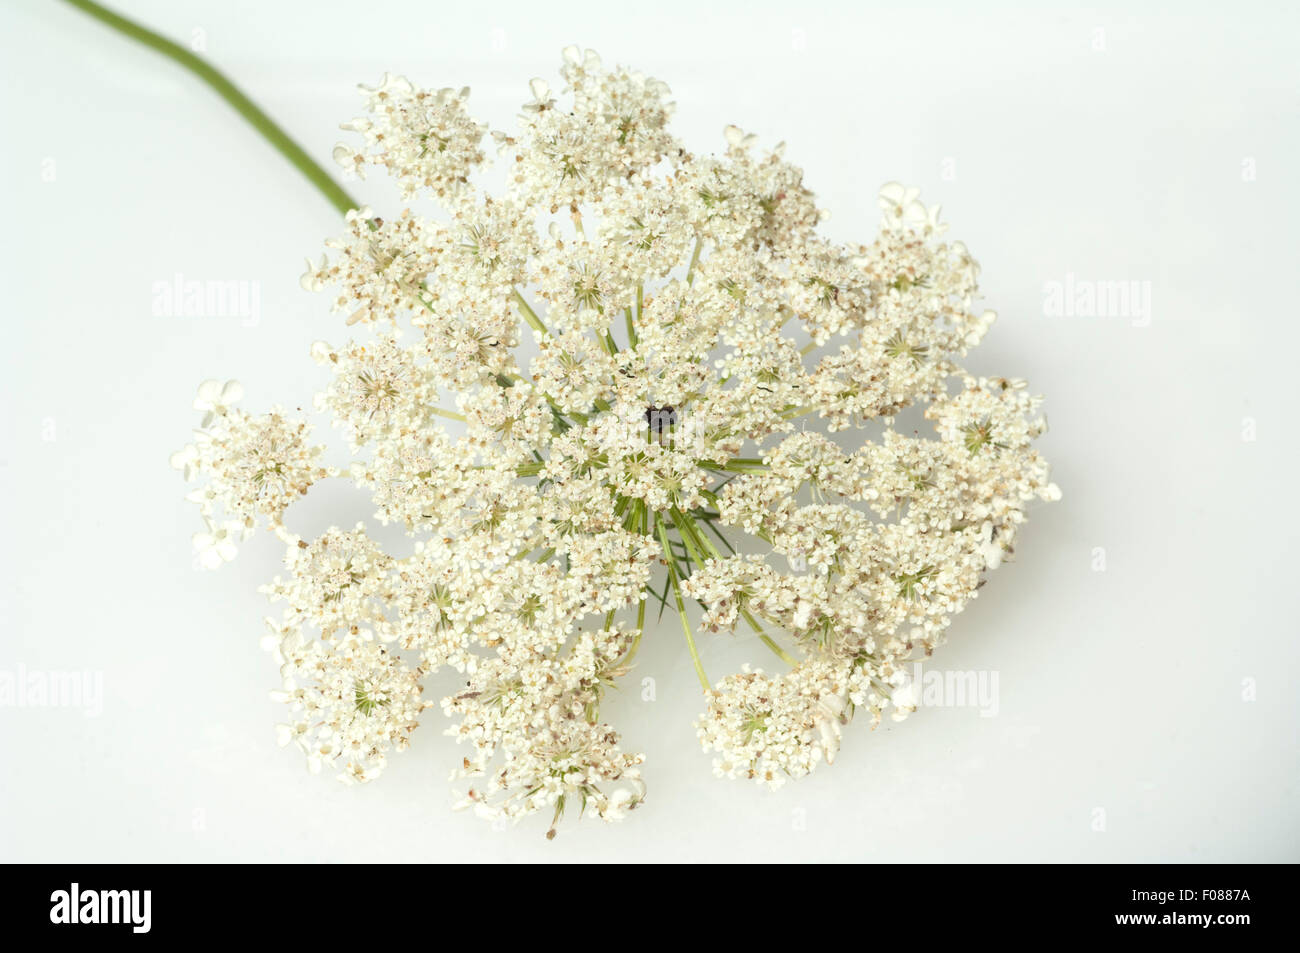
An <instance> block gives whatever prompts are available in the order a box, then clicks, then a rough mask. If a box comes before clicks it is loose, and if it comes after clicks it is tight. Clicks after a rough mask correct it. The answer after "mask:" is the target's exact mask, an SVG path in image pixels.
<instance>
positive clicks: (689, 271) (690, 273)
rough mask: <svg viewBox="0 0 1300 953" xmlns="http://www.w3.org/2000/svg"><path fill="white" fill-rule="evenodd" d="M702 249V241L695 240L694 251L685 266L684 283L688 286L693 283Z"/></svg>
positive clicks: (699, 239)
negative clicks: (689, 261)
mask: <svg viewBox="0 0 1300 953" xmlns="http://www.w3.org/2000/svg"><path fill="white" fill-rule="evenodd" d="M703 248H704V240H703V239H701V238H697V239H695V250H694V251H693V252H691V263H690V264H689V265H687V266H686V283H687V284H688V285H690V284H694V283H695V266H696V265H698V264H699V263H700V250H701V249H703Z"/></svg>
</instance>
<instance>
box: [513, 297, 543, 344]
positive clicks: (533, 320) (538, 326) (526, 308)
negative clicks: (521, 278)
mask: <svg viewBox="0 0 1300 953" xmlns="http://www.w3.org/2000/svg"><path fill="white" fill-rule="evenodd" d="M514 297H515V304H517V305H519V313H520V314H522V315H523V316H524V320H525V321H527V322H528V326H529V327H530V328H532V329H533V330H534V331H537V332H539V333H541V334H550V333H551V332H550V331H548V330H546V325H544V324H543V323H542V319H541V318H539V317H538V316H537V312H536V311H534V310H533V308H532V306H531V305H530V304H529V303H528V302H527V301H525V300H524V296H523V295H521V294H520V293H519V289H518V288H515V289H514Z"/></svg>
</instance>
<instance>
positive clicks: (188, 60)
mask: <svg viewBox="0 0 1300 953" xmlns="http://www.w3.org/2000/svg"><path fill="white" fill-rule="evenodd" d="M67 2H68V3H69V4H71V5H72V6H74V7H76V8H77V9H78V10H81V11H82V12H83V13H87V14H89V15H90V16H92V17H94V18H95V19H96V20H98V21H100V22H101V23H103V24H105V25H106V26H109V27H111V28H113V29H114V30H116V31H117V32H119V33H121V34H123V35H124V36H129V37H130V38H131V39H133V40H137V41H138V42H140V43H143V44H144V45H145V46H147V47H149V48H150V49H152V50H155V51H157V52H159V53H161V54H162V55H163V56H166V57H168V58H169V59H172V60H175V61H176V62H177V63H179V64H180V65H181V66H183V67H184V68H185V69H187V70H189V71H190V72H191V73H193V74H194V75H195V76H197V77H198V78H199V79H201V80H203V82H205V83H207V84H208V86H209V87H211V88H212V90H213V91H214V92H215V93H216V94H217V95H218V96H220V97H221V98H222V99H224V100H225V101H226V102H227V103H229V104H230V105H231V106H232V107H234V109H235V111H236V112H237V113H239V115H241V116H243V117H244V119H245V120H247V122H248V124H249V125H251V126H252V127H253V128H254V129H256V130H257V131H258V132H260V133H261V134H262V136H263V138H265V139H266V141H267V142H269V143H270V144H271V145H272V146H274V147H275V149H276V151H277V152H279V153H280V155H282V156H284V157H285V158H286V159H288V160H289V161H290V162H291V163H293V166H294V168H296V169H297V170H298V171H299V172H301V173H302V174H303V176H304V177H305V178H306V179H307V181H308V182H310V183H311V184H312V185H314V186H316V188H317V190H318V191H319V192H320V193H321V195H323V196H325V198H326V199H327V200H328V201H329V203H330V204H331V205H333V206H334V207H335V208H336V209H338V210H339V211H340V212H343V213H346V212H349V211H351V210H352V209H354V208H357V207H358V206H359V203H358V202H357V200H356V199H354V198H353V197H352V196H350V195H349V194H348V193H347V192H345V191H344V190H343V189H342V187H340V186H339V184H338V183H337V182H335V181H334V180H333V179H332V178H330V175H329V173H328V172H326V171H325V170H324V169H322V168H321V167H320V166H319V165H317V164H316V162H315V161H313V160H312V158H311V156H309V155H307V153H306V152H304V151H303V149H302V147H301V146H299V145H298V143H296V142H294V141H293V140H292V139H290V138H289V136H288V135H287V134H286V133H285V131H284V130H283V129H281V128H280V127H279V126H278V125H276V124H275V122H274V121H273V120H272V119H271V117H270V116H268V115H267V114H266V113H264V112H262V110H261V109H259V108H258V106H257V104H256V103H254V102H253V101H252V100H251V99H249V98H248V97H247V96H245V95H244V94H243V93H242V92H240V90H239V89H238V87H236V86H235V85H234V84H233V83H232V82H230V80H228V79H226V77H224V76H222V75H221V73H219V72H217V70H215V69H213V68H212V67H211V66H209V65H208V64H207V63H205V62H203V60H201V59H199V57H197V56H195V55H194V54H193V53H191V52H190V51H189V50H187V49H185V47H183V46H180V45H179V44H177V43H173V42H172V41H171V40H169V39H167V38H166V37H162V36H159V35H158V34H157V33H154V32H153V31H152V30H147V29H145V28H144V27H142V26H140V25H139V24H138V23H135V22H133V21H131V20H128V19H127V18H126V17H123V16H119V15H118V14H116V13H114V12H113V11H111V10H107V9H105V8H104V7H101V6H100V5H99V4H97V3H93V2H91V0H67Z"/></svg>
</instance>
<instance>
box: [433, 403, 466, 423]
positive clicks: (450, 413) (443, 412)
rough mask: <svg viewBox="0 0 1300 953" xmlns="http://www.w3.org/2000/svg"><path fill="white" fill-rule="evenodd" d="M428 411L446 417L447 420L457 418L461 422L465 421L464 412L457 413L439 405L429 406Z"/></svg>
mask: <svg viewBox="0 0 1300 953" xmlns="http://www.w3.org/2000/svg"><path fill="white" fill-rule="evenodd" d="M429 413H431V414H433V415H434V416H435V417H446V418H447V419H448V420H459V421H460V422H461V423H465V422H466V417H465V415H464V414H458V413H456V412H455V411H451V410H443V409H442V408H441V407H430V408H429Z"/></svg>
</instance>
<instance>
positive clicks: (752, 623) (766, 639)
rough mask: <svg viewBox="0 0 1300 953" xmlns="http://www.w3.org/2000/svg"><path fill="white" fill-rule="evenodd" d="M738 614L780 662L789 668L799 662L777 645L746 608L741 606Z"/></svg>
mask: <svg viewBox="0 0 1300 953" xmlns="http://www.w3.org/2000/svg"><path fill="white" fill-rule="evenodd" d="M740 614H741V615H743V616H744V617H745V621H746V622H748V623H749V627H750V628H751V629H753V630H754V632H755V633H756V634H757V635H758V638H759V640H760V641H761V642H762V643H763V644H764V645H766V646H767V647H768V648H769V649H771V650H772V651H773V652H775V653H776V657H777V658H779V659H780V660H781V661H782V662H785V664H786V665H789V666H790V667H791V668H794V667H795V666H796V665H798V664H799V662H798V661H797V660H796V659H795V658H794V657H793V656H791V655H790V653H789V652H787V651H786V650H785V649H783V648H781V646H779V645H777V644H776V641H775V640H774V639H773V638H772V637H771V636H770V635H768V634H767V633H766V632H765V631H763V627H762V626H761V625H759V624H758V621H757V620H756V619H755V618H754V617H753V615H751V614H750V612H749V610H748V609H746V608H744V607H742V608H741V610H740Z"/></svg>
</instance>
